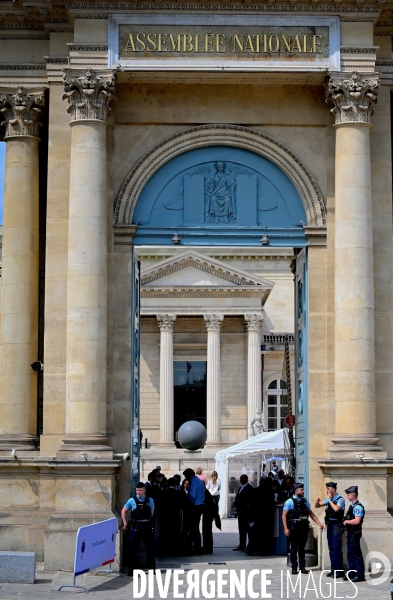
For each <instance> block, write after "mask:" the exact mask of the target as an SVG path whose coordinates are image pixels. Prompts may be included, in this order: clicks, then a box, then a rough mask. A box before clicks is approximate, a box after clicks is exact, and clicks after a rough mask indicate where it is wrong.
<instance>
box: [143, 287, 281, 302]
mask: <svg viewBox="0 0 393 600" xmlns="http://www.w3.org/2000/svg"><path fill="white" fill-rule="evenodd" d="M268 292H269V290H266V289H263V288H256V287H241V288H230V287H222V288H217V286H211V287H208V288H207V287H199V286H198V287H188V286H185V287H179V286H174V287H165V286H162V287H157V288H153V289H149V288H142V289H141V297H142V298H228V296H230V297H232V298H262V300H264V299H265V298H266V297H267V296H268Z"/></svg>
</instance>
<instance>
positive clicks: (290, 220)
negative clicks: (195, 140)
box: [133, 145, 306, 245]
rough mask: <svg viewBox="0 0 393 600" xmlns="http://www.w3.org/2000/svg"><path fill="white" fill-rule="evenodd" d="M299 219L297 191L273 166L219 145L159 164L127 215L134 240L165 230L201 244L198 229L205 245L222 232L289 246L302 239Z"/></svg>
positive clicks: (253, 155) (301, 209) (153, 238)
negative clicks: (265, 235)
mask: <svg viewBox="0 0 393 600" xmlns="http://www.w3.org/2000/svg"><path fill="white" fill-rule="evenodd" d="M304 221H306V215H305V210H304V206H303V204H302V201H301V199H300V196H299V193H298V191H297V190H296V188H295V186H294V185H293V183H292V182H291V181H290V179H289V178H288V176H287V175H286V174H285V173H283V171H281V170H280V169H279V167H278V166H277V165H275V164H274V163H272V162H271V161H270V160H268V159H267V158H265V157H263V156H261V155H259V154H256V153H254V152H251V151H249V150H246V149H244V148H236V147H230V146H224V145H222V146H220V145H217V146H208V147H203V148H196V149H193V150H189V151H187V152H184V153H183V154H180V155H178V156H176V157H175V158H173V159H171V160H169V161H168V162H167V163H165V164H164V165H163V166H162V167H160V168H159V169H158V170H157V171H156V172H155V173H154V175H153V176H152V177H151V178H150V179H149V181H148V182H147V183H146V185H145V187H144V188H143V190H142V192H141V194H140V196H139V199H138V202H137V205H136V207H135V212H134V215H133V222H134V223H137V224H138V230H137V234H136V236H137V238H142V237H144V238H145V239H146V238H149V239H150V240H151V242H152V243H155V242H156V241H157V242H158V241H159V239H158V238H160V239H161V238H162V235H163V229H168V228H169V229H170V230H171V231H174V230H176V231H177V232H178V233H179V234H180V235H181V237H182V240H183V239H184V241H185V240H186V239H189V243H199V242H200V243H203V240H202V237H203V231H204V232H205V234H206V235H205V237H206V236H207V237H206V240H205V243H207V242H209V241H211V242H215V240H217V239H219V238H222V237H223V236H224V234H225V235H226V236H227V237H228V236H231V235H235V236H236V235H237V236H239V235H240V234H241V237H242V239H243V240H246V238H247V237H249V239H250V240H251V239H254V241H255V240H257V239H258V242H259V238H260V236H261V233H268V234H269V236H270V235H272V236H273V237H272V239H274V236H275V235H276V236H277V243H279V242H280V243H282V240H283V237H287V238H288V240H287V241H288V245H289V244H290V243H293V237H294V236H295V237H297V238H299V239H300V238H302V239H304V234H303V230H302V225H303V224H304ZM261 229H262V230H263V231H261ZM277 229H279V230H280V232H277ZM283 230H285V231H284V232H283ZM252 231H253V233H252ZM168 235H169V234H168ZM258 235H259V238H258ZM157 236H158V237H157ZM198 236H199V237H198ZM278 238H280V239H278ZM134 241H137V240H134ZM140 241H142V240H140Z"/></svg>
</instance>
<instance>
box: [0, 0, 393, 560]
mask: <svg viewBox="0 0 393 600" xmlns="http://www.w3.org/2000/svg"><path fill="white" fill-rule="evenodd" d="M391 9H392V6H391V3H390V2H375V1H374V0H364V2H354V1H351V0H344V1H343V2H338V3H332V2H330V1H324V0H320V1H319V2H314V1H313V2H306V3H303V4H301V5H300V4H299V3H298V2H296V1H295V2H293V1H292V0H291V2H285V1H281V0H277V1H276V2H264V1H262V2H261V1H259V0H249V1H248V0H247V1H245V2H240V1H239V2H236V1H235V0H223V1H222V2H221V3H220V2H219V3H217V2H211V1H210V0H204V1H203V2H195V3H194V4H192V3H191V4H190V3H186V2H183V1H182V0H179V1H173V2H171V1H170V0H169V2H166V3H163V2H161V1H158V0H156V1H153V0H152V1H151V2H139V1H135V2H127V1H125V0H124V1H123V0H118V1H117V2H101V1H98V2H93V1H89V0H83V1H82V0H72V1H71V0H56V1H50V0H42V1H40V2H36V1H35V0H32V1H31V2H26V1H24V0H17V1H16V2H11V1H4V2H2V3H1V5H0V17H1V20H0V56H1V64H0V119H1V120H2V123H1V124H2V132H3V135H4V140H5V141H6V144H7V151H6V173H5V197H4V223H3V231H2V277H1V284H0V294H1V305H0V319H1V324H0V390H1V394H0V473H1V477H0V486H1V494H0V548H2V549H3V548H4V549H7V550H17V549H26V550H27V549H29V550H30V549H34V550H36V551H37V556H38V558H39V559H42V560H45V564H46V565H47V567H48V568H69V567H70V566H71V565H72V561H73V556H74V540H75V532H76V530H77V528H78V527H79V526H80V525H82V524H86V523H91V522H94V521H97V520H100V519H102V518H107V517H108V516H110V515H112V514H118V513H119V510H120V509H121V507H122V506H123V503H124V500H125V499H126V498H127V497H128V495H129V491H130V487H131V479H132V477H135V476H136V473H137V472H138V458H139V457H138V454H139V451H138V450H137V446H138V443H139V434H138V428H139V427H141V428H142V431H143V433H144V436H145V437H146V438H147V439H148V446H149V445H150V447H148V448H147V449H146V450H145V449H142V451H141V457H140V459H141V468H142V471H143V472H145V473H146V471H147V470H148V469H149V468H150V466H152V465H153V463H155V462H156V461H157V460H158V459H160V462H164V461H163V459H164V458H165V459H166V462H165V463H164V465H165V466H164V465H162V466H163V469H164V468H165V469H166V470H167V472H172V471H175V470H176V471H178V470H179V469H180V468H181V467H182V466H183V464H186V462H187V461H188V463H187V464H189V458H187V455H186V454H185V453H184V451H183V450H181V449H180V448H176V447H175V442H176V439H175V426H177V425H176V423H175V421H174V419H175V416H176V415H175V410H174V406H175V402H176V398H175V391H176V390H175V389H174V388H175V387H176V386H175V383H176V381H174V377H176V373H175V369H174V367H176V366H177V365H176V363H182V362H183V363H184V362H185V363H187V362H189V363H190V365H191V368H195V369H197V366H193V365H194V364H195V365H196V363H198V364H200V363H203V364H205V363H206V364H207V370H206V416H205V417H204V418H206V425H207V430H208V439H207V444H206V447H205V449H204V450H203V453H204V454H203V455H202V454H201V455H200V459H201V460H202V461H204V462H203V465H202V466H205V467H206V468H211V467H212V465H213V457H214V453H215V452H216V451H217V448H220V447H222V446H224V445H229V444H232V443H233V442H236V441H239V440H241V439H244V438H246V437H247V435H249V434H250V430H249V426H250V416H251V414H252V412H253V410H254V409H255V408H257V407H262V406H263V400H264V398H265V399H266V385H269V382H271V381H273V380H274V379H275V378H276V377H277V379H279V374H280V372H281V367H279V365H281V361H282V349H279V351H278V352H277V354H275V352H276V351H275V350H270V348H271V347H275V344H276V342H277V343H278V342H279V340H280V339H281V338H280V336H281V335H283V334H293V336H294V339H295V350H294V354H293V359H292V367H293V369H292V370H293V381H294V385H293V402H294V404H293V409H294V411H295V414H296V419H297V425H296V459H297V476H298V477H299V478H303V479H304V481H305V483H306V485H307V491H308V494H309V495H310V496H311V498H314V497H316V496H319V495H321V494H322V493H323V489H324V482H325V481H326V479H333V480H335V481H338V484H339V489H340V490H343V489H344V487H347V485H349V484H351V485H352V484H357V485H359V489H360V492H361V497H362V501H363V502H364V504H365V506H366V511H367V520H366V522H365V527H364V543H365V547H366V548H367V549H368V550H379V551H382V552H384V553H385V554H386V555H387V556H389V557H390V559H392V558H393V556H392V549H391V543H390V537H391V532H392V529H393V523H392V519H391V516H390V512H389V510H390V509H391V507H393V489H392V484H391V477H389V475H391V473H392V472H393V437H392V432H393V417H392V415H393V411H392V398H391V390H392V383H393V362H392V361H393V358H392V357H393V352H392V350H393V348H392V345H393V336H392V327H391V322H392V290H391V285H390V282H391V280H392V268H393V267H392V265H393V261H392V259H391V256H392V252H393V246H392V160H391V147H392V125H391V85H392V84H393V71H392V67H393V60H392V58H393V57H392V41H391V35H392V31H393V21H392V18H391ZM377 101H378V103H377ZM374 111H375V114H374ZM138 261H140V262H141V272H140V275H139V274H138ZM139 288H140V291H141V307H140V314H139V309H138V290H139ZM293 309H294V310H293ZM293 315H294V318H293ZM262 336H267V337H266V338H265V337H262ZM269 336H270V337H269ZM265 339H266V342H267V344H264V340H265ZM278 345H279V344H278ZM261 346H262V347H263V346H265V347H266V346H267V348H265V350H262V351H261ZM278 356H281V358H280V359H278V358H277V357H278ZM179 359H184V360H183V361H182V360H179ZM34 361H41V362H42V363H43V365H44V370H43V371H42V370H40V367H39V366H38V373H37V372H33V371H32V370H31V368H30V364H31V363H32V362H34ZM262 363H263V364H262ZM262 366H263V369H262ZM198 368H199V367H198ZM187 369H189V367H188V366H187V367H186V379H187ZM174 373H175V375H174ZM189 373H191V370H190V371H189ZM198 377H199V380H198V381H197V380H196V379H195V382H197V383H198V384H201V382H202V381H203V376H200V375H198ZM179 381H180V380H179ZM193 382H194V380H193ZM186 383H187V381H186ZM138 387H139V388H140V399H141V403H140V409H139V404H138V402H139V400H138V398H139V397H138V394H137V390H138ZM178 387H180V384H179V386H178ZM181 406H182V405H181ZM124 452H130V453H131V454H132V455H133V460H132V461H131V465H130V463H125V462H123V461H122V460H121V459H120V458H119V456H118V454H121V453H124ZM171 461H172V462H171Z"/></svg>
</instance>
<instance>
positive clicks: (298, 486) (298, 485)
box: [293, 483, 304, 490]
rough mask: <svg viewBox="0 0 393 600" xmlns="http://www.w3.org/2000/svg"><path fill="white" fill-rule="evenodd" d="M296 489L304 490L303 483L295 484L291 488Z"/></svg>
mask: <svg viewBox="0 0 393 600" xmlns="http://www.w3.org/2000/svg"><path fill="white" fill-rule="evenodd" d="M298 488H304V483H295V485H294V486H293V489H294V490H297V489H298Z"/></svg>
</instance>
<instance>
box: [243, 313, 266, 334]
mask: <svg viewBox="0 0 393 600" xmlns="http://www.w3.org/2000/svg"><path fill="white" fill-rule="evenodd" d="M263 317H264V315H263V313H255V314H246V315H244V322H245V324H246V327H247V331H259V332H260V331H261V328H262V323H263Z"/></svg>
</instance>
